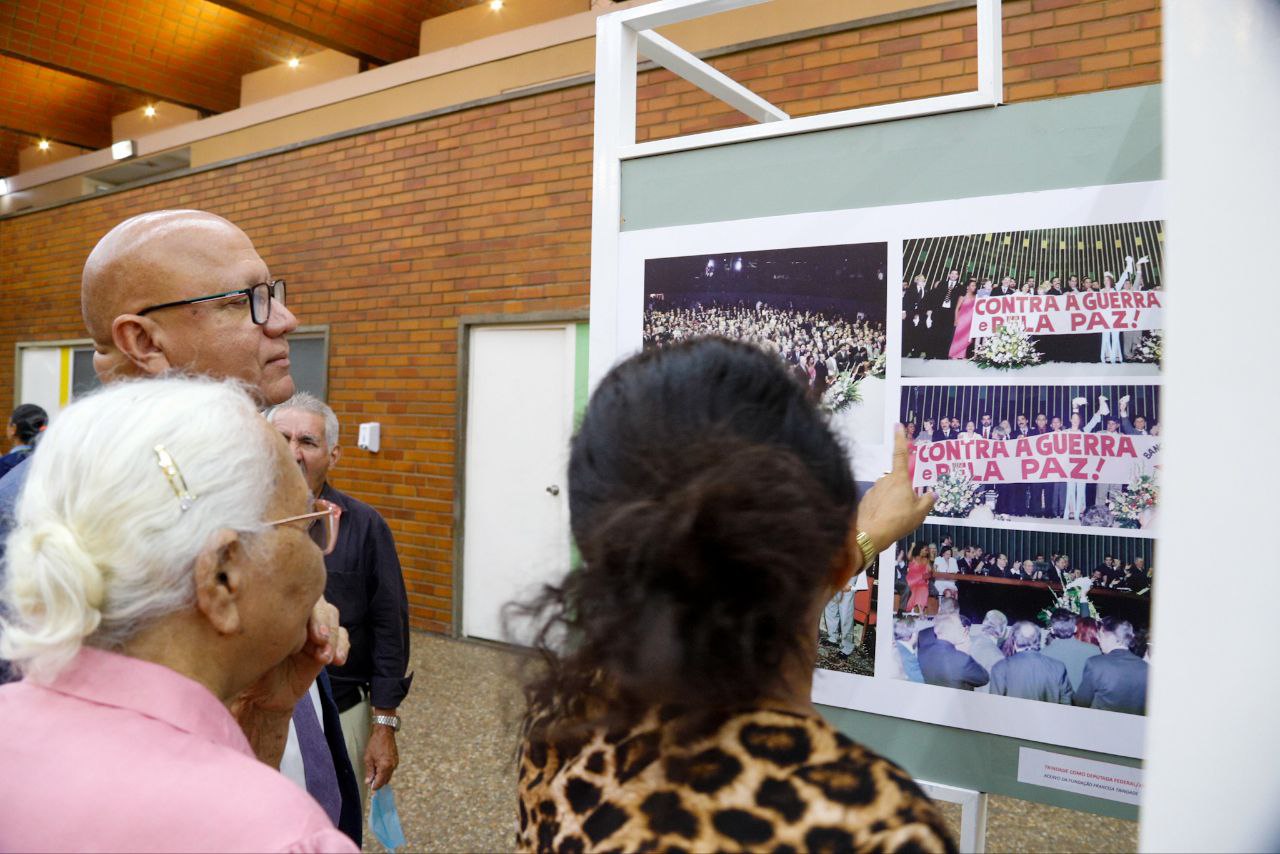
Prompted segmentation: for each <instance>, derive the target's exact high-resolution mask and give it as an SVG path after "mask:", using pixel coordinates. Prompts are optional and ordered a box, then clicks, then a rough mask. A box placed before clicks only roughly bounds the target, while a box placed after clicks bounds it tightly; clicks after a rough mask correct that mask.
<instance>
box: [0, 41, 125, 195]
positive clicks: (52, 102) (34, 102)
mask: <svg viewBox="0 0 1280 854" xmlns="http://www.w3.org/2000/svg"><path fill="white" fill-rule="evenodd" d="M146 100H147V99H146V97H145V96H143V95H139V94H138V93H136V92H131V91H128V90H122V89H119V88H118V87H115V86H107V85H104V84H102V83H97V82H94V81H92V80H86V79H85V78H83V77H77V76H75V75H73V74H64V73H63V72H60V71H54V70H52V69H49V68H44V67H43V66H39V65H33V64H31V63H29V62H23V61H21V60H18V59H13V58H12V57H8V56H0V127H4V128H8V129H10V130H14V131H18V132H21V133H25V134H27V135H30V136H32V137H36V138H44V139H51V140H55V141H57V142H65V143H69V144H71V145H78V146H81V147H84V148H106V147H107V146H109V145H111V141H112V140H111V117H112V116H114V115H116V114H118V113H124V112H128V111H129V110H133V109H136V108H138V107H141V106H143V105H144V104H145V103H146ZM6 174H7V173H6Z"/></svg>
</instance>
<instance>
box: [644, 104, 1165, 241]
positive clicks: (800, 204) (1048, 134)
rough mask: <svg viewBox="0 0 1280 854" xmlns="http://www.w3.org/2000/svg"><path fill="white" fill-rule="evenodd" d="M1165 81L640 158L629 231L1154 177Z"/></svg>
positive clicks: (1158, 175)
mask: <svg viewBox="0 0 1280 854" xmlns="http://www.w3.org/2000/svg"><path fill="white" fill-rule="evenodd" d="M1160 123H1161V119H1160V87H1159V86H1140V87H1135V88H1131V89H1117V90H1115V91H1111V92H1102V93H1098V94H1094V95H1076V96H1072V97H1070V98H1056V99H1051V100H1047V101H1032V102H1030V103H1026V104H1013V105H1011V106H1006V107H996V108H995V109H988V110H970V111H968V112H963V113H949V114H947V115H941V116H927V117H924V118H919V119H905V120H902V121H896V122H885V123H883V124H876V125H864V126H862V127H851V128H841V129H838V130H829V131H821V132H819V133H810V134H802V135H800V136H791V137H783V138H779V139H768V140H760V141H757V142H747V143H739V144H737V145H727V146H720V147H717V148H706V149H701V150H698V151H685V152H679V153H676V154H667V155H663V156H660V157H649V158H644V159H641V160H632V161H628V162H626V163H623V166H622V220H623V229H624V230H626V231H634V230H637V229H642V228H655V227H659V226H668V225H690V224H693V223H701V222H717V221H720V220H730V219H754V218H756V217H762V216H779V215H782V214H792V213H806V212H809V211H824V210H844V209H846V208H862V207H875V206H880V205H897V204H908V203H911V202H928V201H936V200H938V199H958V198H964V197H966V196H995V195H1001V194H1004V193H1023V192H1028V191H1032V190H1057V189H1064V188H1068V187H1087V186H1093V185H1097V184H1124V183H1129V182H1133V181H1154V180H1157V179H1159V178H1161V177H1163V175H1162V173H1161V169H1162V166H1161V157H1160V133H1161V131H1160Z"/></svg>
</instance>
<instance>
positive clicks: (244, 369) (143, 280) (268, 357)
mask: <svg viewBox="0 0 1280 854" xmlns="http://www.w3.org/2000/svg"><path fill="white" fill-rule="evenodd" d="M268 295H270V296H268ZM80 305H81V311H82V312H83V314H84V323H85V326H86V327H87V328H88V330H89V335H90V336H91V337H92V338H93V343H94V349H95V353H94V357H93V367H94V370H95V371H96V372H97V374H98V377H99V378H100V379H101V380H102V381H103V382H110V381H111V380H112V379H116V378H119V377H130V376H134V377H136V376H156V375H158V374H162V373H165V372H166V371H170V370H181V371H186V372H189V373H199V374H207V375H210V376H216V377H234V378H236V379H240V380H243V381H244V382H245V384H246V385H247V386H248V387H249V389H250V390H251V391H252V392H254V393H255V394H256V395H257V396H258V398H259V401H260V402H261V403H263V404H264V405H267V404H276V403H281V402H283V401H285V400H287V399H288V398H289V397H290V396H291V395H292V394H293V392H294V387H293V379H292V378H291V377H290V376H289V342H288V341H287V340H285V335H287V334H288V333H290V332H292V331H293V330H294V329H296V328H297V326H298V320H297V318H296V317H294V316H293V314H292V313H291V312H290V311H289V309H287V308H286V307H285V304H284V283H283V282H277V281H274V280H272V278H271V272H270V270H269V269H268V268H267V265H266V262H264V261H263V260H262V257H261V256H259V255H258V252H257V250H256V249H254V248H253V243H252V241H250V240H249V237H248V235H246V234H245V233H244V232H243V231H241V230H240V229H239V228H237V227H236V226H235V225H233V224H232V223H230V222H228V221H227V220H225V219H223V218H222V217H220V216H216V215H214V214H210V213H204V212H203V211H156V212H154V213H145V214H141V215H139V216H135V217H133V218H132V219H127V220H125V221H124V222H122V223H120V225H118V226H116V227H115V228H113V229H111V231H109V232H107V235H106V236H105V237H103V238H102V240H100V241H98V245H97V246H95V247H94V249H93V251H92V252H91V253H89V259H88V260H87V261H86V262H85V265H84V274H83V276H82V277H81V290H80Z"/></svg>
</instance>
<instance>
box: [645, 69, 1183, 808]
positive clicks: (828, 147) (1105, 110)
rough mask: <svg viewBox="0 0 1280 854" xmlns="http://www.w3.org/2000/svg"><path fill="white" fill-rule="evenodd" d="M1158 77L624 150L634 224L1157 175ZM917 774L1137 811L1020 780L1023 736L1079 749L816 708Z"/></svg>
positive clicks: (1035, 797)
mask: <svg viewBox="0 0 1280 854" xmlns="http://www.w3.org/2000/svg"><path fill="white" fill-rule="evenodd" d="M1160 98H1161V93H1160V87H1159V86H1142V87H1135V88H1131V89H1120V90H1116V91H1112V92H1103V93H1098V94H1091V95H1078V96H1074V97H1070V98H1057V99H1051V100H1046V101H1035V102H1031V103H1026V104H1014V105H1011V106H1005V107H998V108H995V109H991V110H974V111H969V112H964V113H952V114H949V115H942V116H929V117H925V118H919V119H908V120H903V121H896V122H886V123H883V124H877V125H867V126H864V127H852V128H841V129H838V130H830V131H822V132H819V133H811V134H804V135H801V136H793V137H786V138H780V139H770V140H760V141H756V142H748V143H739V144H737V145H730V146H721V147H718V148H710V149H703V150H699V151H688V152H680V153H677V154H668V155H663V156H660V157H651V158H645V159H642V160H635V161H629V162H627V163H624V164H623V170H622V212H623V228H624V229H625V230H628V231H633V230H638V229H644V228H656V227H662V226H673V225H691V224H696V223H703V222H717V221H723V220H734V219H751V218H756V217H763V216H779V215H784V214H793V213H806V212H810V211H822V210H843V209H847V208H859V207H872V206H880V205H896V204H908V203H912V202H927V201H935V200H940V199H956V198H965V197H971V196H990V195H1000V194H1005V193H1024V192H1032V191H1036V190H1054V189H1064V188H1069V187H1083V186H1091V185H1098V184H1123V183H1130V182H1134V181H1152V180H1158V179H1160V178H1162V177H1163V174H1162V163H1161V113H1160ZM822 711H823V713H824V714H825V715H826V716H827V717H828V718H829V719H830V720H831V721H832V722H833V723H835V725H836V726H838V727H839V728H840V729H841V730H843V731H844V732H846V733H848V734H849V735H850V736H851V737H853V738H855V739H858V740H859V741H861V742H862V743H864V744H866V745H868V746H869V747H871V748H872V749H874V750H877V751H879V752H881V753H883V754H884V755H886V756H888V757H890V758H892V759H894V760H895V761H897V762H898V763H900V764H901V765H902V766H903V767H905V768H906V769H907V770H908V771H910V772H911V773H912V774H913V775H915V776H916V777H917V778H919V779H923V780H929V781H931V782H936V783H946V784H950V785H953V786H961V787H964V788H970V789H978V790H980V791H984V792H992V793H996V794H1002V795H1010V796H1013V797H1018V798H1024V799H1026V800H1031V801H1039V802H1042V803H1048V804H1053V805H1055V806H1061V807H1067V808H1069V809H1076V810H1084V811H1088V812H1096V813H1099V814H1102V815H1109V816H1114V817H1117V818H1127V819H1136V818H1137V809H1136V808H1135V807H1131V806H1128V805H1125V804H1119V803H1115V802H1112V801H1106V800H1101V799H1098V798H1088V797H1084V796H1080V795H1072V794H1068V793H1066V792H1059V791H1056V790H1054V789H1047V788H1044V787H1040V786H1029V785H1025V784H1023V783H1019V782H1018V780H1017V775H1018V749H1019V747H1022V746H1028V747H1038V748H1041V749H1044V750H1050V751H1055V752H1058V753H1065V754H1071V755H1075V756H1085V757H1088V758H1091V759H1098V760H1101V761H1104V762H1115V763H1117V764H1121V765H1130V766H1134V765H1138V764H1140V763H1139V762H1137V761H1135V760H1131V759H1121V758H1117V757H1112V756H1105V755H1102V754H1097V753H1090V752H1087V751H1080V750H1068V749H1065V748H1059V747H1055V746H1051V745H1044V744H1038V743H1034V742H1025V741H1020V740H1018V739H1014V738H1005V737H1001V736H994V735H987V734H985V733H974V732H966V731H961V730H956V729H950V728H947V727H940V726H935V725H931V724H923V723H918V722H916V721H907V720H902V719H899V718H892V717H886V716H882V715H872V714H867V713H864V712H854V711H850V710H849V709H837V708H830V707H823V709H822Z"/></svg>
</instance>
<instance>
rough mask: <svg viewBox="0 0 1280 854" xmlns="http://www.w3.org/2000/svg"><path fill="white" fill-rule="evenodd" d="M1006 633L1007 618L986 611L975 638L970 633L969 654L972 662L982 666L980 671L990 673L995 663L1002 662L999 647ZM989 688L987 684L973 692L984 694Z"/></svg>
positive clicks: (1000, 614)
mask: <svg viewBox="0 0 1280 854" xmlns="http://www.w3.org/2000/svg"><path fill="white" fill-rule="evenodd" d="M1008 631H1009V618H1008V617H1006V616H1005V615H1004V612H1003V611H988V612H987V614H986V616H985V617H983V619H982V625H981V626H980V627H979V628H978V633H977V636H974V635H973V633H972V632H970V635H969V643H970V648H969V654H970V655H971V656H973V660H974V661H976V662H978V663H979V664H981V665H982V669H983V670H985V671H987V673H991V668H993V667H995V666H996V663H997V662H999V661H1004V652H1003V650H1002V649H1001V646H1002V645H1003V643H1004V639H1005V635H1006V634H1007V633H1008ZM989 687H990V685H989V684H988V685H983V686H981V687H979V688H976V689H975V690H976V691H979V692H981V693H986V692H987V691H988V689H989Z"/></svg>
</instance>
